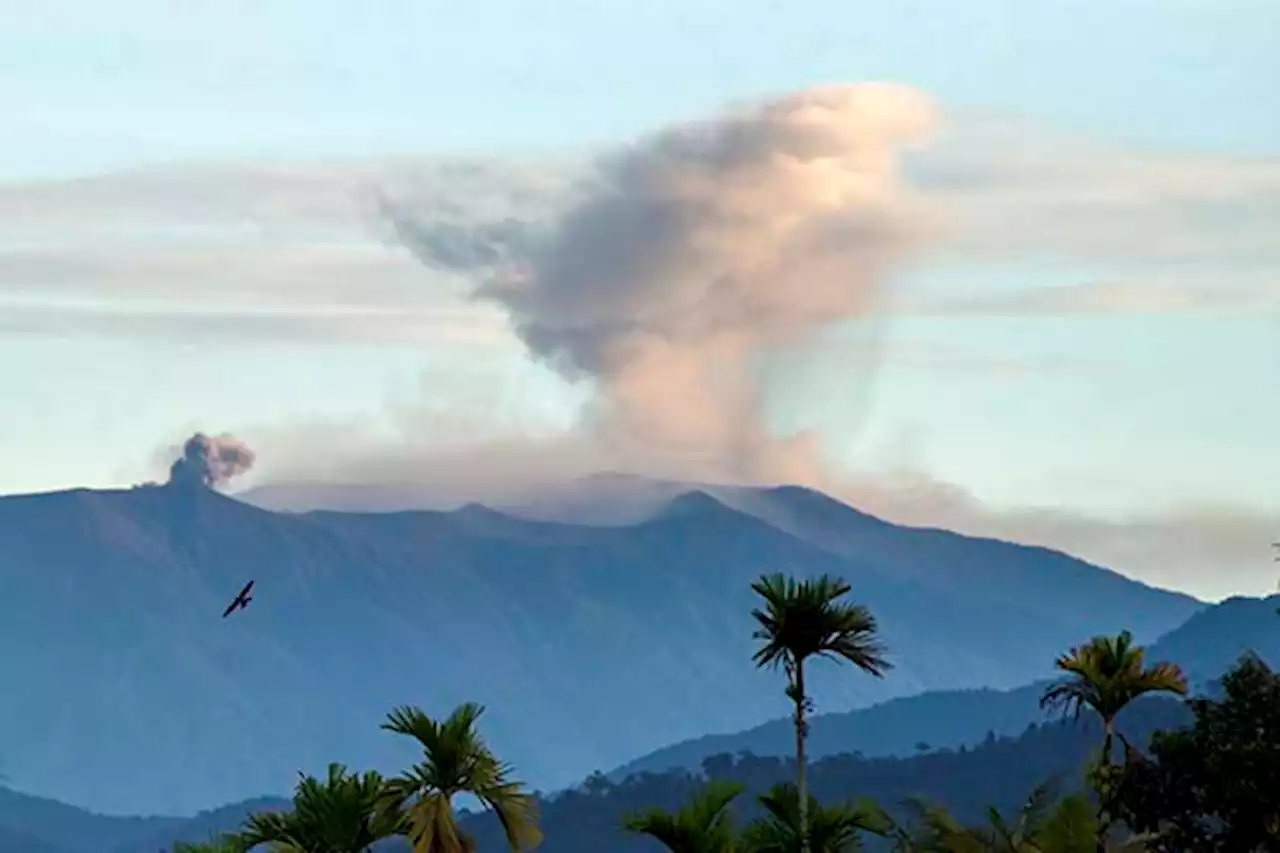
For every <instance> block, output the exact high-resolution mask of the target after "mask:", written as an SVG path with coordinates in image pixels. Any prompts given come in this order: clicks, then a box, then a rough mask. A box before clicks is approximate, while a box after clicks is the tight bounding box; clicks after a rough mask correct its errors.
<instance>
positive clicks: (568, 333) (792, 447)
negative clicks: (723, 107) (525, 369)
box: [477, 84, 934, 481]
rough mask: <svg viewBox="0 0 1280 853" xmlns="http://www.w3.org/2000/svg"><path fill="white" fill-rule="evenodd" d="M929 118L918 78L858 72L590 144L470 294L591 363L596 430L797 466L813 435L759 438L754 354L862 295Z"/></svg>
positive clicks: (708, 454)
mask: <svg viewBox="0 0 1280 853" xmlns="http://www.w3.org/2000/svg"><path fill="white" fill-rule="evenodd" d="M933 120H934V110H933V105H932V102H931V101H930V100H929V99H928V98H927V97H925V96H924V95H922V94H920V93H918V92H916V91H914V90H911V89H907V88H903V87H899V86H894V85H888V84H864V85H853V86H830V87H820V88H815V89H811V90H807V91H803V92H800V93H798V94H794V95H791V96H789V97H786V98H782V99H780V100H777V101H774V102H770V103H765V104H763V105H761V106H759V107H757V108H753V109H747V110H742V111H738V112H734V113H731V114H728V115H725V116H723V117H721V118H719V119H717V120H713V121H707V122H700V123H695V124H687V125H680V126H677V127H675V128H673V129H670V130H668V131H666V132H663V133H660V134H658V135H656V136H654V137H651V138H649V139H646V140H643V141H641V142H640V143H638V144H636V145H633V146H630V147H628V148H627V149H626V150H625V151H623V152H622V153H621V154H619V155H617V156H615V157H612V158H610V159H607V160H605V161H603V162H602V163H601V164H600V170H599V176H598V177H599V180H598V183H596V184H595V186H594V188H593V190H592V191H591V192H589V193H588V194H587V195H585V196H584V197H583V198H582V199H581V201H580V202H579V203H578V204H576V205H575V206H573V207H572V208H570V209H569V210H568V211H567V212H566V213H565V215H564V216H563V217H562V218H561V219H560V221H559V222H558V223H557V227H556V228H555V229H554V231H553V233H552V234H551V236H550V239H549V240H548V241H546V242H545V243H543V244H541V245H535V246H534V247H533V248H532V249H531V251H530V253H529V255H528V259H527V263H525V264H523V265H522V266H520V267H518V268H515V269H510V270H507V271H506V273H505V274H504V275H502V276H501V277H499V278H496V279H494V280H492V281H490V282H489V283H487V284H486V285H484V286H483V287H482V288H480V290H479V291H478V292H477V296H479V297H481V298H485V299H490V300H494V301H496V302H498V303H499V304H501V305H503V306H504V307H505V308H506V309H507V310H508V311H509V312H510V314H511V316H512V319H513V321H514V322H515V325H516V327H517V329H518V331H519V334H520V337H521V338H522V340H523V341H524V342H525V344H526V345H527V346H528V348H529V349H530V351H531V352H532V353H534V354H535V355H537V356H539V357H541V358H543V359H546V360H547V361H548V362H549V363H551V364H552V365H554V366H555V367H556V368H557V369H558V370H559V371H560V372H561V373H563V374H564V375H566V376H568V377H570V378H590V379H592V380H594V381H595V384H596V387H597V389H598V393H597V398H596V400H595V403H596V407H595V409H594V410H593V420H594V426H596V427H597V428H598V429H599V430H600V432H599V435H600V436H601V437H603V438H605V439H607V440H608V441H609V442H610V443H611V444H612V445H613V446H615V447H627V448H647V449H649V450H655V451H659V452H661V453H663V454H666V455H667V457H668V458H684V459H687V460H689V461H690V462H691V463H692V462H694V460H697V461H698V463H700V464H701V465H702V466H703V467H704V468H705V463H707V462H708V461H710V460H714V462H713V463H712V464H713V466H714V467H716V468H719V469H720V470H721V471H723V472H724V473H725V474H727V475H729V476H733V477H739V478H754V479H761V478H775V479H789V480H792V481H800V480H809V481H812V480H813V479H814V476H815V475H816V464H817V459H816V456H817V452H816V451H817V447H816V443H815V442H814V441H813V440H812V438H811V437H809V436H806V435H800V436H797V437H795V438H793V439H792V440H790V441H785V442H779V441H776V440H773V439H772V438H770V436H769V434H768V433H767V431H766V428H765V425H764V420H765V418H764V412H763V401H762V399H761V398H762V392H761V386H760V382H759V380H758V378H757V369H758V367H759V366H760V363H761V361H762V360H763V359H765V358H767V357H768V356H769V355H770V354H772V353H776V352H777V351H778V350H779V349H780V348H781V347H785V346H790V345H794V344H800V343H805V342H808V341H810V340H812V338H813V336H814V335H815V334H816V333H817V332H819V331H820V330H822V329H824V328H825V327H827V326H829V325H830V324H833V323H836V322H839V321H842V320H846V319H849V318H853V317H857V316H860V315H863V314H865V313H866V312H867V310H868V308H869V307H870V303H871V301H872V298H873V297H874V295H875V294H876V292H877V290H878V288H879V285H880V283H881V282H882V281H883V279H884V277H885V274H886V272H887V270H889V269H890V268H891V267H892V266H893V265H894V264H895V263H897V262H898V261H899V260H900V259H901V258H902V257H903V256H904V255H905V254H907V253H909V252H910V250H911V249H912V248H913V247H914V246H915V245H916V244H917V243H918V242H919V239H920V238H921V237H922V236H924V234H925V232H926V230H927V229H926V228H925V225H926V219H925V217H924V216H923V215H922V213H921V210H920V208H919V206H918V205H917V204H916V203H915V202H914V199H913V198H912V196H911V194H910V193H908V192H907V191H906V190H905V188H904V187H903V186H902V185H901V183H900V182H899V179H898V174H897V162H896V161H897V153H898V151H899V150H900V149H901V148H902V147H903V146H904V145H907V144H909V143H911V142H913V141H915V140H917V139H920V138H922V137H923V136H924V135H925V134H926V133H927V132H928V131H929V130H930V128H931V127H932V125H933ZM838 371H839V368H838V367H836V368H834V370H833V381H836V382H839V381H841V380H840V379H839V377H838V376H836V375H835V374H836V373H838Z"/></svg>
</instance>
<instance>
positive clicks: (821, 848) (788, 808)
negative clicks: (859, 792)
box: [742, 783, 881, 853]
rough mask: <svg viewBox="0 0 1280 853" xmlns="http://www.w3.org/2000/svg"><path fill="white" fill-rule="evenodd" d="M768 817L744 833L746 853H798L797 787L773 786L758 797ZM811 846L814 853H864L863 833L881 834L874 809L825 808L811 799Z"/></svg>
mask: <svg viewBox="0 0 1280 853" xmlns="http://www.w3.org/2000/svg"><path fill="white" fill-rule="evenodd" d="M757 800H758V801H759V803H760V805H761V806H763V807H764V810H765V816H764V817H760V818H756V819H755V820H753V821H752V822H751V823H749V824H748V825H747V828H746V829H745V830H744V831H743V833H742V846H743V848H744V850H745V851H746V853H797V851H799V850H800V839H801V835H800V797H799V793H798V791H797V789H796V786H795V785H792V784H790V783H784V784H781V785H774V786H773V787H772V788H770V789H769V791H768V793H766V794H761V795H760V796H759V797H757ZM806 813H807V815H808V817H809V844H810V846H811V847H812V849H813V851H814V853H853V851H858V850H861V849H862V839H861V838H859V837H858V833H860V832H870V833H873V834H877V835H878V834H881V823H880V822H879V821H878V820H877V816H878V815H877V813H876V811H875V808H874V806H873V805H868V804H843V803H841V804H837V805H833V806H822V805H820V804H819V803H818V800H817V798H816V797H813V796H810V797H809V808H808V810H807V812H806Z"/></svg>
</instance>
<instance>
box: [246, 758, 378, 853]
mask: <svg viewBox="0 0 1280 853" xmlns="http://www.w3.org/2000/svg"><path fill="white" fill-rule="evenodd" d="M299 777H300V778H299V780H298V785H297V787H296V788H295V790H294V794H293V808H292V809H291V810H290V811H287V812H262V813H259V814H254V815H250V816H249V818H248V819H247V820H246V821H245V823H244V826H243V828H242V829H241V831H240V832H239V833H237V834H236V835H234V836H232V837H231V838H229V839H228V843H236V844H239V845H240V848H239V849H240V850H251V849H252V848H254V847H256V846H258V845H259V844H266V845H268V846H269V848H270V849H271V850H272V851H275V853H364V851H366V850H368V849H369V848H370V847H372V846H373V844H374V843H375V842H377V841H380V840H382V839H384V838H390V837H391V836H393V835H398V834H400V830H401V823H400V821H399V819H398V816H397V815H395V814H393V813H390V812H381V811H379V809H378V805H379V802H380V801H381V797H382V794H383V780H382V777H381V776H380V775H378V773H376V772H374V771H370V772H368V773H364V774H356V773H352V774H348V773H347V768H346V767H344V766H343V765H341V764H336V763H335V764H330V765H329V770H328V773H327V774H326V775H325V778H324V779H323V780H320V779H316V778H314V777H312V776H307V775H303V774H299Z"/></svg>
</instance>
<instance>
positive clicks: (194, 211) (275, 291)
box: [0, 116, 1280, 342]
mask: <svg viewBox="0 0 1280 853" xmlns="http://www.w3.org/2000/svg"><path fill="white" fill-rule="evenodd" d="M595 174H596V173H595V172H594V171H593V166H592V164H591V163H590V162H588V161H584V160H582V159H573V158H565V159H564V160H558V161H554V162H553V161H549V160H546V159H538V160H533V159H530V160H527V161H514V160H513V161H493V160H474V159H473V160H459V159H452V160H442V159H438V158H426V157H423V158H398V159H381V160H376V161H344V162H332V163H308V164H290V163H279V162H267V163H230V164H215V165H205V166H189V167H179V166H175V167H173V168H168V169H152V170H146V171H139V172H126V173H118V174H112V175H105V176H102V177H98V178H93V179H81V180H66V181H43V182H27V183H8V184H0V297H9V298H10V299H11V300H12V299H15V298H19V297H21V299H22V300H23V301H24V305H23V306H22V307H21V308H14V307H12V305H10V307H8V308H0V310H2V311H5V312H6V313H7V314H8V318H7V322H6V323H4V324H3V326H2V328H3V329H5V330H8V332H10V333H12V332H19V331H21V332H22V333H24V334H31V333H35V331H36V330H38V329H39V328H43V327H46V326H48V325H49V324H48V323H46V322H45V320H46V319H49V318H52V317H54V316H56V315H57V313H58V312H60V311H63V312H65V315H66V317H67V319H68V320H69V321H70V322H69V324H68V325H67V326H66V327H65V328H64V329H63V331H62V332H61V333H63V334H67V333H71V332H72V331H73V330H78V332H77V333H79V332H83V333H90V332H91V331H93V332H94V333H97V334H116V333H118V334H134V333H135V331H136V330H137V329H138V328H139V326H138V325H134V324H131V323H122V322H121V320H120V316H119V314H120V313H121V312H124V313H128V312H129V311H133V312H134V313H139V314H144V315H146V317H147V318H149V319H148V320H146V322H152V320H154V319H155V318H157V317H159V316H160V315H162V314H166V312H167V314H166V316H167V317H168V321H169V322H171V323H172V325H173V327H174V328H180V327H183V326H184V325H190V326H192V327H199V328H201V329H203V330H204V332H202V333H204V334H207V335H208V337H209V339H210V340H212V339H214V338H216V337H217V335H218V334H221V333H222V332H225V333H226V334H227V335H229V336H230V337H231V338H234V339H238V338H239V337H240V336H241V335H242V334H251V335H256V336H270V335H272V334H279V335H280V336H281V337H282V338H296V337H298V336H302V337H306V338H309V339H316V340H326V339H327V340H331V341H334V342H340V341H343V340H347V339H351V338H354V339H356V340H363V339H364V338H365V337H366V333H365V331H364V330H365V329H366V328H367V324H368V323H371V322H375V321H374V320H372V319H371V318H372V317H374V316H376V315H377V312H378V311H382V312H383V315H384V316H386V317H388V318H391V317H393V316H394V315H395V314H396V313H397V312H423V311H426V312H443V313H442V314H438V316H445V315H447V316H451V317H454V318H455V319H456V320H457V321H458V322H460V323H462V324H464V325H467V324H473V323H480V324H484V323H489V322H491V321H492V317H493V314H492V311H491V310H489V309H486V308H485V307H484V306H480V305H477V304H475V303H474V302H471V301H469V300H468V299H466V293H467V291H468V283H467V278H468V277H469V276H474V275H476V274H485V271H486V270H488V269H491V268H492V267H493V266H494V265H495V264H498V263H502V262H506V261H509V260H511V259H513V258H519V257H520V256H521V255H522V253H526V252H528V251H529V250H530V247H531V246H533V245H535V243H536V241H537V240H538V239H539V237H540V236H542V235H545V233H546V232H547V230H548V229H549V228H550V227H551V226H552V225H553V224H554V222H555V219H556V216H557V214H558V213H559V212H560V211H562V210H564V209H565V207H566V205H568V204H569V203H570V202H571V201H572V200H573V199H574V198H576V197H577V194H578V193H579V192H581V191H583V190H584V189H589V188H590V187H591V186H592V183H593V180H594V179H595ZM907 176H908V180H909V182H910V183H911V184H912V185H913V186H915V187H916V189H917V190H918V191H919V192H920V193H921V194H922V195H923V197H924V198H925V199H926V200H927V201H928V203H929V205H930V206H931V209H932V210H934V211H935V213H936V214H937V215H938V217H939V219H940V221H941V222H942V223H943V225H944V228H943V231H942V233H941V234H940V235H939V239H938V242H937V243H936V244H935V246H934V248H933V250H932V253H931V254H928V255H926V256H925V262H929V263H939V264H946V263H947V262H948V261H949V260H954V259H960V260H963V261H965V262H966V263H972V262H974V261H977V262H979V263H993V264H1000V265H1009V264H1015V265H1016V264H1018V263H1020V262H1023V261H1029V262H1034V263H1037V264H1041V265H1043V263H1044V262H1045V261H1046V260H1047V261H1049V262H1051V263H1052V262H1062V263H1064V264H1081V263H1083V264H1085V265H1087V266H1088V268H1090V269H1101V270H1111V272H1109V273H1106V274H1105V275H1104V276H1103V277H1101V278H1099V279H1097V280H1093V281H1087V282H1081V283H1079V284H1077V285H1073V286H1064V287H1043V286H1040V285H1039V283H1038V282H1036V281H1030V280H1029V281H1028V282H1027V284H1026V287H1025V288H1021V289H1019V290H1016V291H1007V290H1005V291H991V292H976V293H964V294H961V295H960V296H959V297H957V296H956V295H955V294H949V295H947V296H946V297H937V296H932V297H927V298H926V297H925V296H922V295H919V294H911V293H906V294H902V295H901V299H899V300H897V301H896V302H895V301H893V300H890V303H889V307H890V308H891V309H892V310H899V311H906V312H909V313H910V312H916V313H927V314H933V313H966V314H976V313H989V314H1031V313H1036V314H1054V313H1061V314H1068V313H1082V312H1092V313H1096V312H1130V313H1139V312H1168V311H1218V312H1221V311H1255V310H1274V308H1275V306H1276V303H1277V287H1276V285H1275V283H1274V277H1273V271H1274V270H1275V269H1277V268H1280V241H1277V240H1275V238H1274V235H1275V234H1277V233H1280V160H1277V159H1274V158H1271V159H1268V158H1253V159H1232V158H1226V157H1207V156H1189V155H1178V154H1171V153H1167V152H1147V151H1129V150H1124V149H1118V148H1115V147H1111V146H1105V145H1102V144H1099V143H1096V142H1089V141H1087V140H1079V139H1073V138H1070V137H1065V136H1064V135H1062V134H1056V133H1051V132H1048V131H1046V130H1043V129H1040V128H1035V127H1032V126H1028V125H1026V124H1024V123H1018V122H1010V121H997V120H991V119H984V118H973V117H965V116H961V117H958V118H956V119H954V120H953V121H951V122H950V123H948V124H947V125H946V126H945V130H944V132H943V133H942V135H941V136H940V138H939V139H938V140H937V141H936V143H934V144H932V145H930V146H926V147H923V148H921V149H919V150H917V151H915V152H914V153H912V154H911V155H910V157H909V161H908V165H907ZM393 212H394V215H391V213H393ZM405 243H411V244H412V245H413V246H414V247H415V248H416V249H417V250H418V253H419V260H421V259H422V258H423V257H425V258H427V259H428V260H431V261H433V262H434V263H433V264H432V265H430V266H424V265H423V264H421V263H415V262H414V261H413V259H412V258H411V257H410V255H409V253H408V252H407V251H406V250H405V248H404V244H405ZM76 301H79V302H80V303H84V302H95V303H107V302H109V303H111V307H112V309H113V311H115V312H116V313H112V312H110V311H106V310H97V309H95V311H86V310H85V309H84V308H83V306H82V305H81V306H75V305H70V307H66V306H68V305H69V303H72V302H76ZM42 302H43V303H44V304H43V307H41V306H40V303H42ZM158 302H163V304H157V303H158ZM143 303H150V304H143ZM285 307H288V308H289V309H291V311H292V313H293V315H296V319H297V322H296V325H295V326H294V327H290V322H291V321H290V319H289V317H290V314H289V313H288V312H286V313H284V314H281V313H280V309H282V308H285ZM37 309H39V311H40V312H43V313H41V314H40V317H42V318H45V319H33V318H36V315H37V313H38V312H37ZM342 310H348V311H350V312H351V313H352V315H353V316H355V317H357V319H356V321H355V322H353V323H351V324H342V323H340V322H337V321H336V320H335V321H334V322H327V321H325V322H317V321H316V320H315V319H314V317H315V315H316V314H317V313H324V312H338V311H342ZM471 312H473V313H471ZM19 313H21V315H22V316H21V317H20V316H19ZM211 313H212V314H216V315H217V319H216V321H215V320H210V319H209V315H210V314H211ZM258 315H262V317H261V318H260V319H255V317H257V316H258ZM95 318H98V319H100V320H101V322H98V319H95ZM138 322H139V323H142V322H143V321H142V320H139V321H138ZM388 322H389V323H392V324H396V323H399V324H400V325H401V326H404V325H405V324H404V323H402V322H400V321H399V320H397V319H388ZM411 325H412V324H410V326H411ZM238 327H242V328H238ZM246 330H247V331H246Z"/></svg>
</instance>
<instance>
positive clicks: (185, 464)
mask: <svg viewBox="0 0 1280 853" xmlns="http://www.w3.org/2000/svg"><path fill="white" fill-rule="evenodd" d="M253 460H254V454H253V451H252V450H250V449H249V446H248V445H247V444H245V443H244V442H243V441H241V440H240V439H238V438H236V437H235V436H233V435H227V434H225V433H224V434H222V435H215V436H208V435H205V434H204V433H199V432H198V433H196V434H195V435H193V436H191V438H189V439H187V441H186V443H185V444H184V445H183V446H182V456H180V457H179V458H178V459H176V460H175V461H174V463H173V465H172V466H170V468H169V482H171V483H178V484H198V485H201V486H204V487H206V488H210V489H218V488H221V487H223V486H224V485H226V484H227V483H228V482H229V481H230V480H231V478H233V477H237V476H239V475H241V474H243V473H244V472H246V471H248V470H249V469H250V468H252V467H253Z"/></svg>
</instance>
